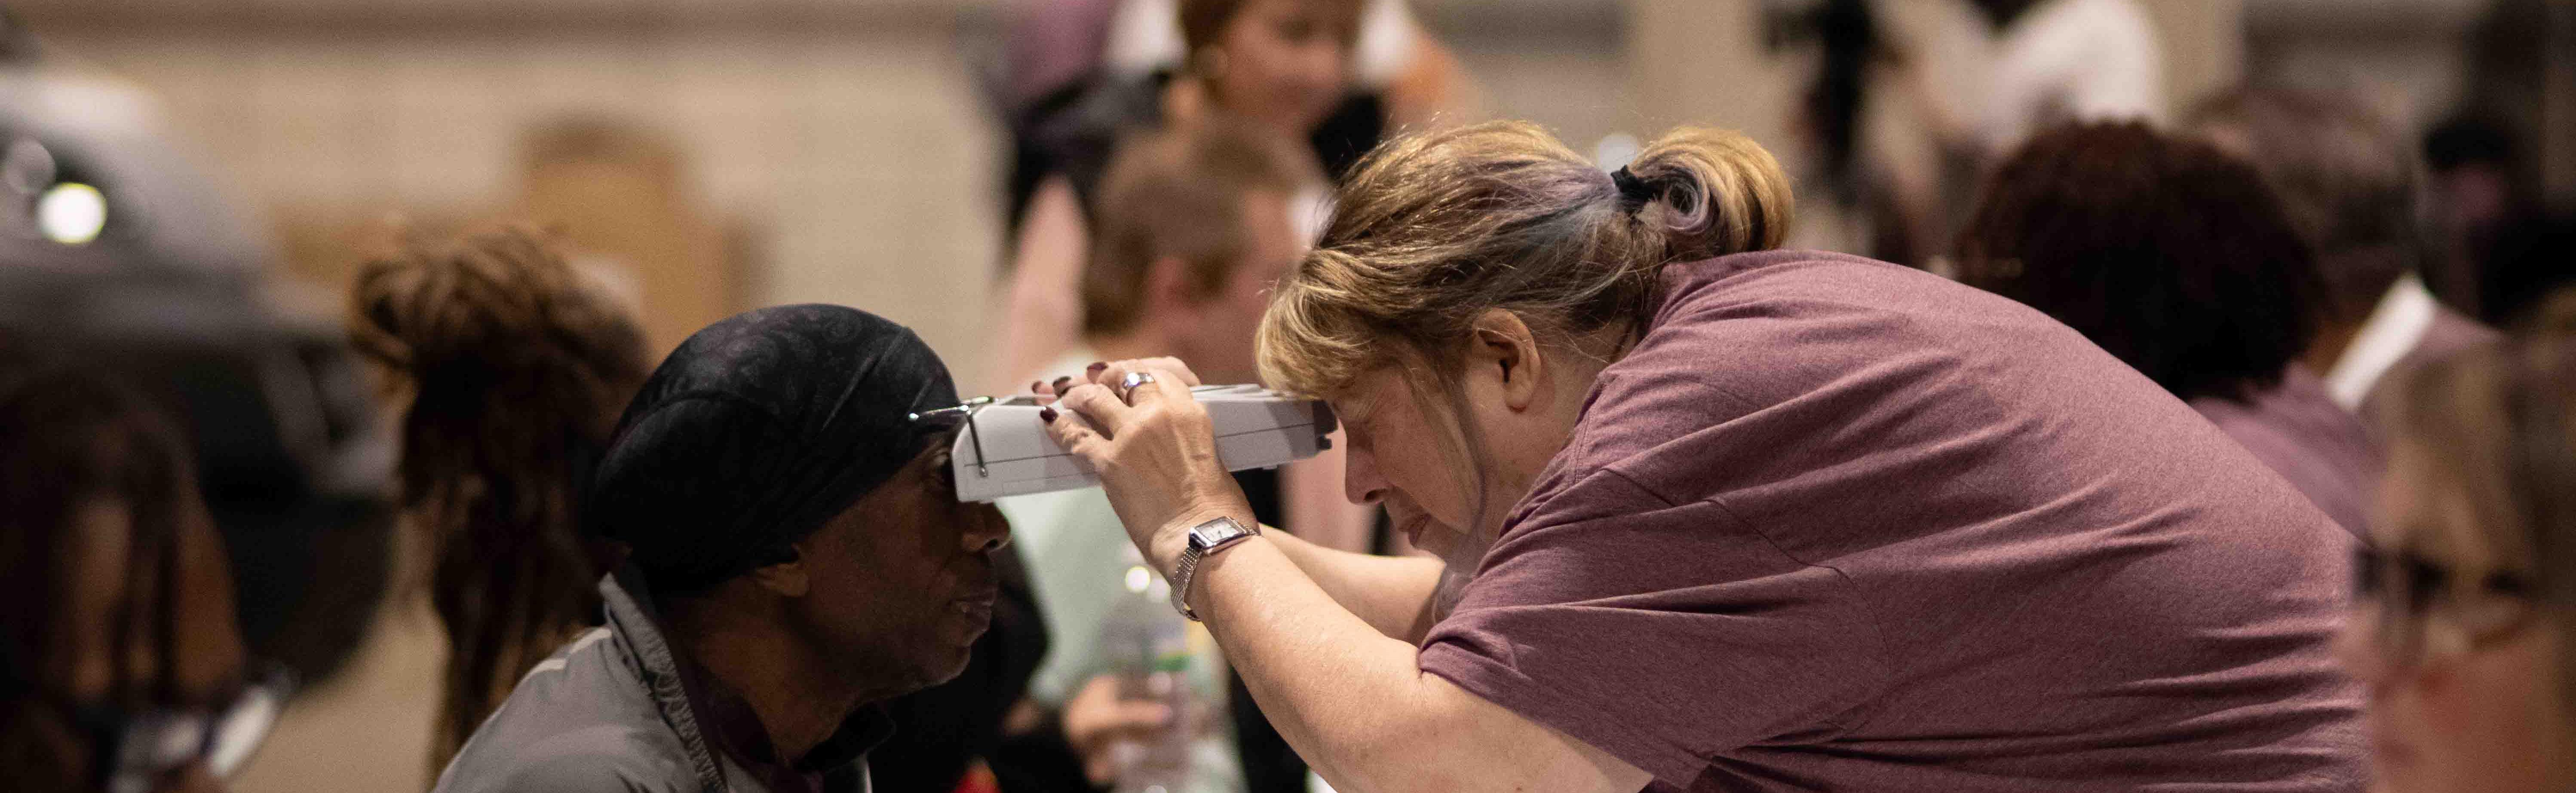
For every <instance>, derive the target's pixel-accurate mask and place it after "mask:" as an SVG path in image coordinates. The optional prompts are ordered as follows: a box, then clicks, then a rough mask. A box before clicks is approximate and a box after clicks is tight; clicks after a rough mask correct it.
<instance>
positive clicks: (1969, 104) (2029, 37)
mask: <svg viewBox="0 0 2576 793" xmlns="http://www.w3.org/2000/svg"><path fill="white" fill-rule="evenodd" d="M1768 21H1769V25H1770V30H1769V35H1770V39H1771V42H1772V46H1773V48H1775V49H1799V50H1805V51H1809V52H1812V55H1813V58H1814V64H1815V65H1814V75H1813V77H1812V78H1809V80H1808V81H1807V82H1806V85H1805V88H1804V91H1803V93H1802V95H1801V96H1800V101H1799V102H1798V104H1797V106H1796V110H1795V113H1796V116H1795V117H1794V120H1793V123H1792V124H1791V127H1792V128H1793V129H1795V130H1796V131H1797V132H1798V133H1799V137H1800V139H1801V140H1800V142H1801V143H1803V144H1804V148H1805V149H1806V151H1805V152H1803V153H1804V154H1805V156H1804V157H1802V158H1801V159H1803V160H1804V161H1806V162H1807V163H1808V168H1809V169H1810V170H1809V172H1807V173H1802V174H1799V177H1800V179H1801V180H1802V184H1811V185H1814V186H1815V187H1816V188H1819V189H1813V190H1808V191H1806V192H1807V193H1808V195H1809V196H1810V197H1811V198H1822V199H1827V200H1826V201H1812V200H1811V201H1810V202H1809V204H1808V206H1807V207H1804V208H1802V211H1801V212H1800V213H1799V216H1800V220H1799V222H1800V228H1799V229H1798V230H1796V231H1795V232H1794V233H1795V235H1796V236H1797V238H1799V239H1800V240H1803V241H1807V242H1810V243H1812V244H1816V245H1819V246H1825V247H1832V248H1834V249H1836V250H1851V251H1856V252H1863V253H1866V254H1868V255H1870V256H1871V257H1873V258H1878V259H1883V260H1887V261H1893V262H1897V263H1900V264H1909V265H1914V266H1917V267H1928V268H1932V269H1935V270H1936V271H1940V272H1944V273H1947V272H1949V269H1948V268H1949V266H1950V264H1949V263H1948V262H1947V261H1946V260H1945V254H1946V253H1947V252H1948V250H1947V249H1948V246H1949V244H1950V242H1951V240H1952V239H1953V238H1954V237H1955V235H1956V233H1957V231H1958V229H1959V227H1960V226H1961V225H1963V224H1964V222H1965V220H1966V218H1965V208H1967V207H1971V206H1973V205H1974V203H1975V200H1976V194H1975V191H1976V187H1977V184H1978V181H1979V177H1980V176H1981V175H1982V174H1983V173H1985V172H1986V171H1987V170H1990V169H1991V167H1992V164H1993V162H1995V161H1996V160H1998V159H2000V158H2001V157H2002V156H2004V155H2005V154H2008V153H2010V151H2011V150H2012V148H2013V147H2014V146H2015V145H2018V144H2019V143H2020V142H2021V141H2022V140H2023V139H2025V138H2027V137H2028V136H2030V135H2031V134H2032V133H2033V132H2034V131H2036V130H2041V129H2047V128H2049V127H2053V126H2056V125H2058V124H2063V123H2068V122H2074V121H2102V120H2129V119H2144V120H2149V121H2161V120H2162V119H2163V118H2164V116H2165V113H2166V103H2165V99H2164V79H2165V73H2164V65H2163V54H2162V49H2163V47H2162V44H2161V42H2160V41H2159V39H2158V36H2157V30H2156V27H2155V25H2154V23H2153V20H2152V19H2151V18H2150V16H2149V15H2148V14H2147V13H2146V11H2145V9H2144V8H2142V7H2141V6H2139V5H2138V4H2137V3H2136V2H2134V0H1974V1H1973V2H1972V1H1971V0H1821V1H1820V2H1813V3H1807V4H1785V5H1780V6H1777V7H1775V8H1774V10H1773V11H1772V12H1771V15H1770V17H1769V20H1768Z"/></svg>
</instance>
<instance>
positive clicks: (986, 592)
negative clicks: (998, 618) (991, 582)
mask: <svg viewBox="0 0 2576 793" xmlns="http://www.w3.org/2000/svg"><path fill="white" fill-rule="evenodd" d="M1001 597H1002V590H1001V588H1000V587H995V586H985V587H982V588H979V589H976V590H974V591H973V592H969V593H967V594H966V595H965V596H964V597H960V598H958V599H956V600H952V601H949V603H948V608H949V609H950V610H953V611H955V612H957V613H959V614H964V615H966V616H970V617H982V618H984V619H992V617H993V603H994V602H995V601H998V600H1000V599H1001Z"/></svg>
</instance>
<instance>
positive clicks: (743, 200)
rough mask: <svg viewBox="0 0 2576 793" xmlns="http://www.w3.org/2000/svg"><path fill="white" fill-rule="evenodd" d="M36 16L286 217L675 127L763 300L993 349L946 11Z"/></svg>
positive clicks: (983, 145)
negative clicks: (647, 17) (573, 136)
mask: <svg viewBox="0 0 2576 793" xmlns="http://www.w3.org/2000/svg"><path fill="white" fill-rule="evenodd" d="M772 5H776V4H772ZM32 16H35V17H36V22H37V27H38V29H39V30H42V31H44V33H45V36H46V39H47V41H48V42H49V43H51V44H52V45H53V47H54V48H55V50H56V51H58V52H60V53H62V54H64V55H66V56H68V59H69V60H73V61H76V62H81V63H84V64H86V65H89V66H92V67H96V68H100V69H105V70H109V71H112V72H114V73H116V74H119V75H121V76H124V77H126V78H129V79H131V80H134V81H136V82H139V83H141V84H142V85H143V86H145V87H147V88H149V89H151V90H152V91H154V92H156V93H158V94H159V95H160V96H161V98H162V99H163V100H164V101H165V102H166V103H167V106H168V110H169V114H170V116H171V119H172V120H173V122H174V124H175V126H176V127H177V129H178V130H179V132H181V133H182V134H183V135H184V136H185V137H187V138H188V139H190V140H191V141H192V142H193V143H194V144H196V146H197V147H198V148H200V149H202V150H203V152H204V153H205V154H206V155H207V158H208V159H209V160H210V165H211V166H212V170H214V171H215V172H216V173H217V174H218V175H219V176H221V177H224V178H226V179H228V180H229V182H230V186H231V187H232V188H233V189H234V190H235V192H236V194H237V195H238V196H239V198H241V199H242V203H243V204H244V205H245V206H247V207H250V208H252V209H254V210H255V211H256V212H258V213H262V214H265V215H267V216H268V220H269V221H271V222H292V221H297V220H303V219H307V218H302V217H297V216H295V215H296V213H334V214H351V215H353V216H365V215H369V214H373V213H376V212H389V211H395V210H406V209H408V210H415V211H419V210H430V211H447V210H462V211H469V212H470V211H476V210H478V209H480V208H484V207H493V206H497V205H500V204H504V203H507V202H508V201H509V200H510V199H512V198H513V197H515V195H516V193H517V190H518V169H519V159H518V155H519V153H518V151H517V146H518V138H519V135H520V134H521V133H522V132H523V131H524V130H525V129H527V128H528V127H530V126H531V125H534V124H537V123H540V122H542V121H544V120H546V119H549V118H553V117H556V116H559V115H562V114H574V113H582V114H607V115H613V116H618V117H623V118H628V119H633V120H635V121H638V122H640V123H642V124H644V125H646V126H648V127H652V128H656V129H659V130H661V131H662V132H664V133H666V134H668V135H669V136H671V137H672V138H674V139H675V140H677V141H678V142H679V143H680V144H681V148H682V150H683V152H684V156H685V157H686V158H687V159H688V160H689V161H690V162H691V163H692V167H691V169H690V172H689V175H688V177H687V178H688V179H690V180H692V181H694V182H695V183H696V185H697V186H698V187H699V188H700V189H701V192H702V195H703V196H704V198H705V201H706V203H707V205H708V207H709V208H710V209H711V210H712V211H714V212H715V213H716V214H718V215H719V216H721V217H726V218H730V219H733V220H735V221H737V222H741V223H745V224H748V225H749V226H750V227H751V228H753V229H755V230H757V231H758V232H759V236H760V238H761V244H760V245H759V246H758V248H759V250H760V251H761V253H762V254H763V257H764V259H765V261H763V262H758V263H756V266H755V277H754V278H753V279H752V284H751V285H752V287H753V290H752V291H751V292H750V297H751V301H750V302H753V303H778V302H791V301H824V302H834V303H845V304H849V305H854V306H858V307H861V308H865V309H868V310H871V311H876V312H879V313H882V314H884V315H886V316H888V317H891V318H894V319H896V320H898V321H901V322H904V323H906V324H909V325H911V326H913V327H914V328H916V329H918V330H919V331H920V332H921V334H922V336H923V337H924V338H925V339H928V340H929V341H930V342H931V344H932V345H934V346H935V347H937V348H938V349H939V350H940V351H941V352H942V354H943V355H945V356H947V357H949V359H950V365H951V366H952V367H953V368H957V369H959V370H961V371H962V372H972V371H976V370H977V369H976V367H978V366H980V365H981V362H982V360H983V358H984V355H985V345H984V343H983V340H982V334H981V333H980V332H979V328H980V323H981V320H982V318H983V313H984V304H985V300H984V297H983V296H984V292H985V289H986V280H987V277H986V274H987V273H989V272H990V270H991V268H992V263H993V261H994V257H995V256H996V255H997V250H998V247H999V246H998V238H999V233H998V232H997V231H996V230H995V220H994V217H995V216H996V214H997V211H996V210H995V209H994V203H995V199H994V197H993V196H994V193H995V189H994V185H996V184H997V182H996V180H997V179H998V177H997V176H996V175H995V171H994V167H995V165H994V162H995V160H996V153H997V151H998V146H999V143H998V141H997V140H996V139H995V133H994V132H993V131H992V129H991V128H990V126H989V125H988V123H987V121H986V119H985V118H984V116H983V112H982V110H981V108H980V106H979V105H978V99H977V94H976V93H975V92H974V90H973V86H972V85H971V84H970V83H969V79H968V70H967V68H966V66H965V65H964V63H962V62H961V60H960V57H959V56H958V50H959V48H958V47H957V46H955V43H956V38H957V37H956V35H955V31H954V29H953V23H952V22H951V20H952V19H953V17H951V16H949V15H945V14H929V15H924V14H893V13H889V14H883V15H876V14H869V13H860V12H852V13H850V14H849V15H847V16H822V17H817V16H815V15H811V14H803V15H798V14H781V15H780V16H778V17H776V18H774V19H770V18H763V17H759V16H746V17H738V18H726V19H720V20H717V22H716V23H714V24H709V25H705V26H637V25H627V24H621V23H616V22H615V21H614V20H610V19H604V18H603V19H600V20H597V21H598V22H599V24H597V25H590V24H588V23H586V22H584V19H583V18H578V17H577V18H573V19H571V20H569V21H563V20H559V21H558V22H556V23H553V24H549V25H545V26H539V27H535V28H532V29H529V30H525V31H520V30H514V29H511V28H508V27H501V26H491V25H486V24H480V23H475V22H473V21H472V20H468V19H463V18H458V19H448V18H433V19H429V20H426V21H413V22H407V23H401V24H393V23H379V22H371V21H368V20H366V19H353V20H337V21H327V24H310V25H299V24H295V23H293V22H291V21H290V22H286V23H279V24H273V25H252V24H244V25H241V26H238V27H217V28H215V29H212V30H207V31H203V32H202V33H200V32H198V31H193V30H191V29H189V28H188V27H187V26H162V25H143V26H137V25H119V24H107V23H102V24H100V25H99V26H97V27H88V26H85V25H83V24H80V23H81V22H83V21H84V20H82V19H81V18H79V17H77V16H75V17H74V18H73V19H71V20H68V21H65V22H57V23H55V24H51V25H47V24H45V22H46V20H45V19H44V17H43V16H42V14H41V9H40V10H39V13H37V14H33V15H32ZM109 22H113V20H110V21H109ZM280 215H286V216H285V217H280Z"/></svg>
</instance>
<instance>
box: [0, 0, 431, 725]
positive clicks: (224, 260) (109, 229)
mask: <svg viewBox="0 0 2576 793" xmlns="http://www.w3.org/2000/svg"><path fill="white" fill-rule="evenodd" d="M7 27H8V30H6V31H0V41H12V40H15V38H16V37H17V36H19V35H20V34H18V32H17V28H16V26H15V25H14V23H9V24H8V25H7ZM0 147H5V148H0V327H7V328H10V329H11V330H12V331H13V332H17V333H22V334H26V335H28V336H30V337H33V338H37V339H41V340H43V341H44V342H45V343H47V344H48V345H49V346H53V347H56V348H60V349H66V350H71V351H75V352H76V353H77V354H79V355H81V356H83V357H85V358H88V359H90V360H94V361H98V362H100V363H102V364H104V365H105V366H107V367H108V368H110V369H112V370H114V371H115V372H116V373H117V374H118V375H120V376H122V377H123V378H125V379H126V380H127V381H128V382H131V383H133V384H134V385H135V386H137V387H138V389H139V390H142V391H143V392H145V393H146V395H147V396H148V397H150V398H152V399H155V400H156V401H159V402H161V403H163V404H164V405H166V406H167V407H168V408H169V409H170V410H171V412H172V414H173V415H175V416H178V417H179V418H180V419H181V421H182V423H183V425H184V431H185V432H186V433H187V434H188V435H189V436H190V438H191V439H192V441H193V443H194V446H195V453H196V464H197V469H198V480H199V482H200V483H201V484H202V487H203V490H204V493H205V498H206V501H207V504H208V506H209V507H210V508H211V510H212V512H213V515H214V518H215V521H216V523H217V525H218V526H219V527H220V528H221V529H222V532H223V536H224V541H225V543H226V546H227V548H228V550H229V553H230V555H231V557H232V564H233V571H234V573H233V576H234V580H235V581H236V585H237V588H238V591H239V608H240V616H241V627H242V632H243V636H244V638H245V639H246V640H247V641H248V642H249V644H250V649H251V652H252V653H253V654H254V655H257V656H265V657H270V658H276V659H279V660H280V661H282V662H284V663H285V664H287V666H288V667H289V668H290V669H292V670H293V671H294V672H295V673H296V674H297V675H298V676H299V677H301V678H303V679H305V680H308V681H319V680H322V679H324V678H325V677H327V676H328V675H329V674H330V673H332V672H333V671H335V670H337V669H338V668H339V667H340V665H341V664H342V663H343V662H344V661H346V660H347V658H348V657H349V655H350V654H351V651H353V650H354V649H355V648H356V647H357V645H358V642H359V640H360V639H362V638H363V637H364V635H365V632H366V629H367V626H368V625H369V624H370V622H371V621H372V619H373V617H374V615H375V611H376V606H377V604H378V603H379V601H380V600H381V599H382V596H383V594H384V589H385V583H386V580H387V572H388V568H389V566H390V555H389V549H390V541H391V538H392V525H393V524H392V520H391V516H392V512H391V509H390V501H389V499H388V497H387V496H388V494H389V492H390V482H391V470H392V465H391V463H392V459H393V457H392V452H393V447H392V444H391V442H390V440H389V437H388V435H387V434H386V433H385V432H384V430H383V428H382V426H381V425H380V424H379V423H378V421H377V420H376V416H375V414H374V407H373V404H372V402H371V400H370V396H369V393H368V390H367V387H366V385H365V381H364V380H363V379H362V377H361V373H360V372H359V370H358V368H357V366H356V362H355V359H354V358H353V357H352V354H351V353H350V351H349V350H348V349H347V348H346V347H345V342H344V341H343V339H344V338H345V335H344V333H343V332H342V331H341V329H340V327H339V325H338V322H337V320H336V316H335V314H334V313H332V312H329V311H327V310H314V311H297V310H294V309H292V308H290V307H288V306H287V305H286V303H285V301H284V299H283V298H282V294H283V293H282V292H280V291H279V290H278V289H277V285H276V284H273V283H271V282H270V281H269V280H268V279H266V278H265V277H264V274H263V266H264V264H265V258H266V256H265V252H264V251H262V249H261V247H260V245H259V244H257V243H256V242H255V241H254V240H253V238H252V237H251V236H250V234H249V233H248V232H247V231H246V228H245V227H244V225H243V224H241V223H240V222H239V221H238V220H236V219H235V218H232V217H230V216H229V215H228V214H226V213H225V212H224V211H223V209H222V207H223V206H224V204H223V202H222V201H221V200H219V198H218V197H217V196H216V195H215V193H214V191H213V190H212V189H211V187H210V186H209V185H208V184H206V183H205V181H204V180H203V179H201V178H200V177H199V176H198V172H197V171H196V169H194V168H192V167H190V165H189V163H188V162H186V161H185V159H184V158H182V157H181V156H180V155H179V154H178V153H177V152H176V151H175V150H174V149H173V148H172V147H171V146H170V145H169V144H168V143H167V142H165V141H164V140H163V138H162V136H161V135H160V134H159V132H158V130H157V129H156V125H155V124H154V123H153V115H152V113H151V105H150V103H149V102H147V101H145V100H144V99H142V98H141V97H140V96H139V95H138V94H136V93H134V92H132V91H131V90H129V89H125V88H123V87H122V86H119V85H117V84H115V83H108V82H101V81H97V80H93V79H88V78H80V77H73V76H66V75H61V74H54V73H48V72H47V71H46V70H45V69H43V68H41V67H35V66H17V67H0Z"/></svg>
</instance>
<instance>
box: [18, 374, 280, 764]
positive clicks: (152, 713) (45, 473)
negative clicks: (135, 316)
mask: <svg viewBox="0 0 2576 793" xmlns="http://www.w3.org/2000/svg"><path fill="white" fill-rule="evenodd" d="M192 464H193V461H192V459H191V458H190V456H189V455H188V454H187V453H186V447H185V446H184V445H183V444H182V443H181V442H180V439H179V436H178V432H177V431H176V430H174V429H173V428H172V425H171V424H170V422H169V421H168V420H166V419H165V418H164V417H163V416H161V415H160V414H159V413H158V412H157V411H155V410H153V409H151V408H150V407H148V406H147V405H146V404H145V403H144V401H143V399H142V398H140V397H138V396H136V395H135V394H134V393H133V392H131V391H129V390H127V389H126V388H124V387H123V386H121V385H119V384H117V383H115V382H112V381H110V380H108V379H107V378H105V377H104V376H103V375H99V374H96V373H93V372H90V371H88V370H85V369H80V368H76V367H71V366H66V365H62V364H58V363H53V362H49V361H45V360H43V359H41V358H38V357H35V356H32V355H28V354H25V353H24V352H23V351H21V350H16V349H10V348H9V340H8V339H7V338H5V337H0V620H5V623H0V665H5V666H4V667H0V779H5V780H7V783H6V784H7V787H8V788H9V789H11V790H16V791H28V792H30V793H69V792H70V791H94V792H96V793H142V792H143V791H153V790H177V791H207V790H218V789H221V788H222V782H221V780H222V779H223V778H225V777H228V776H230V775H231V774H232V773H233V772H234V771H237V770H239V769H240V768H241V766H242V764H243V763H244V761H246V760H248V759H249V757H250V754H251V752H252V750H253V749H256V748H257V747H258V746H259V744H260V742H261V741H262V740H263V739H265V738H266V737H267V734H268V729H269V727H270V726H271V725H272V724H273V723H274V722H275V720H276V716H277V712H278V710H279V708H281V707H283V706H284V704H285V697H286V695H287V694H288V692H289V689H290V687H291V683H290V680H289V679H288V678H287V676H286V675H285V674H284V673H283V672H282V671H280V670H281V669H282V668H280V667H276V666H274V665H254V664H251V663H249V662H248V661H247V659H246V656H245V653H244V651H243V645H242V637H241V631H240V629H239V627H238V626H237V622H236V618H235V616H234V614H233V589H232V577H231V573H230V572H229V569H228V566H227V565H228V563H227V562H226V560H225V556H224V550H223V539H222V537H221V536H220V535H218V534H217V533H216V531H215V526H214V522H213V520H212V519H211V518H210V517H208V515H207V512H206V506H205V503H204V501H203V500H201V499H200V497H199V496H198V493H197V485H196V477H195V474H194V472H193V471H192V470H191V466H192Z"/></svg>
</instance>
